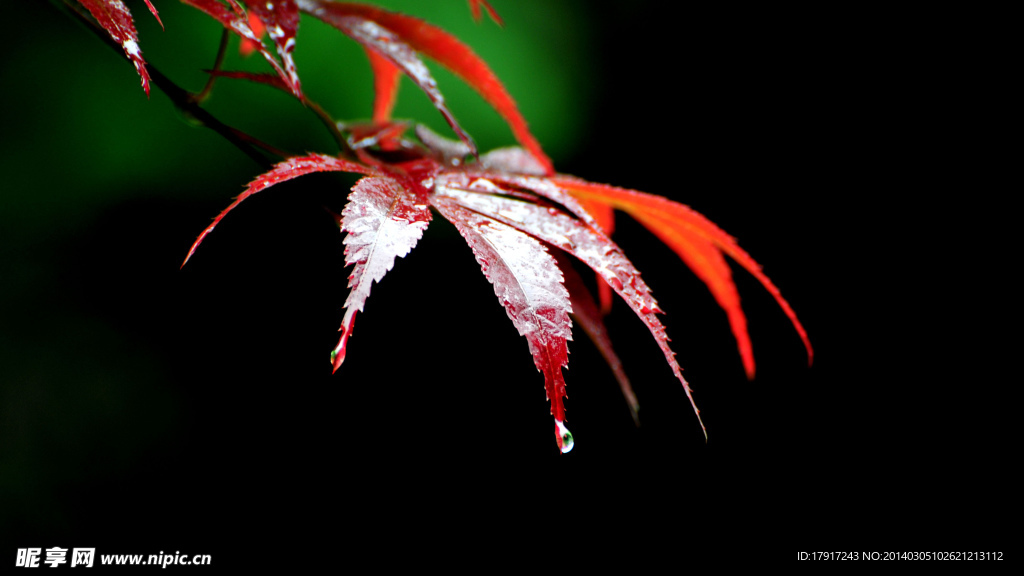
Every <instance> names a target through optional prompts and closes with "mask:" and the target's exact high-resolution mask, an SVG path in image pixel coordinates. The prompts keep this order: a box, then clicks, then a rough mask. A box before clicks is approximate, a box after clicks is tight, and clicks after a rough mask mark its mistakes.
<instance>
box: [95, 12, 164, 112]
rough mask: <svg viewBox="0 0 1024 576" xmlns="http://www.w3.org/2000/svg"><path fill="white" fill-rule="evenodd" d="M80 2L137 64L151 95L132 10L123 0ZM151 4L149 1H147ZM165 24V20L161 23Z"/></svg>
mask: <svg viewBox="0 0 1024 576" xmlns="http://www.w3.org/2000/svg"><path fill="white" fill-rule="evenodd" d="M78 2H79V4H81V5H82V6H84V7H85V9H86V10H88V11H89V13H90V14H92V17H93V18H95V19H96V22H98V23H99V25H100V26H102V27H103V29H104V30H106V31H107V34H110V37H111V38H113V39H114V41H115V42H117V43H118V44H120V45H121V48H123V49H124V53H125V56H127V57H128V60H130V61H131V63H132V64H133V65H135V70H136V71H137V72H138V73H139V77H140V78H142V88H143V90H145V91H146V96H149V83H150V79H149V71H147V70H146V61H145V60H143V59H142V51H141V50H140V49H139V34H138V32H136V31H135V21H134V20H133V19H132V14H131V12H129V11H128V7H127V6H125V5H124V2H122V1H121V0H78ZM146 3H147V4H149V2H148V1H147V2H146ZM149 9H150V11H151V12H153V16H156V19H157V21H159V20H160V17H159V16H157V13H156V9H154V8H153V6H152V5H151V4H150V5H149ZM160 25H161V26H163V22H161V23H160Z"/></svg>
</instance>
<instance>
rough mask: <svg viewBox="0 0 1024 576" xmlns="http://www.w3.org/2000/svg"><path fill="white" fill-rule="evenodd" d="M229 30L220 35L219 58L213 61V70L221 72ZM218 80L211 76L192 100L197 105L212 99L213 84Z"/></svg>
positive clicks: (226, 49)
mask: <svg viewBox="0 0 1024 576" xmlns="http://www.w3.org/2000/svg"><path fill="white" fill-rule="evenodd" d="M228 36H229V33H228V29H227V28H225V29H224V33H223V34H221V35H220V47H219V48H217V58H216V59H215V60H214V61H213V69H214V70H215V71H216V70H220V67H221V66H222V65H223V64H224V55H225V54H227V51H228ZM216 80H217V76H216V74H211V75H210V78H209V79H207V81H206V86H203V89H202V90H201V91H200V92H199V93H198V94H195V95H193V96H192V100H193V101H194V102H195V103H196V104H202V103H203V102H205V101H206V99H207V98H209V97H210V92H212V91H213V83H214V82H215V81H216Z"/></svg>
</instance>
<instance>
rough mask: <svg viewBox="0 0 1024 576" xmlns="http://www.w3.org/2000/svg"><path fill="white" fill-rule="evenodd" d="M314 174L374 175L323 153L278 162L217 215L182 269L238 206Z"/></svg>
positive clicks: (200, 237)
mask: <svg viewBox="0 0 1024 576" xmlns="http://www.w3.org/2000/svg"><path fill="white" fill-rule="evenodd" d="M312 172H354V173H357V174H371V173H372V171H371V170H370V169H369V168H367V167H366V166H363V165H362V164H356V163H355V162H351V161H348V160H343V159H341V158H335V157H333V156H325V155H323V154H310V155H309V156H301V157H296V158H289V159H287V160H285V161H284V162H280V163H278V164H277V165H276V166H274V169H273V170H271V171H270V172H267V173H265V174H262V175H260V176H259V177H258V178H256V179H255V180H253V181H252V182H250V183H249V186H248V187H247V188H246V189H245V191H244V192H242V193H241V194H239V195H238V197H237V198H235V201H234V202H232V203H231V204H230V205H229V206H228V207H227V208H225V209H224V211H223V212H221V213H220V214H218V215H217V217H216V218H214V219H213V223H211V224H210V225H209V226H207V227H206V229H205V230H203V231H202V233H201V234H199V237H198V238H196V241H195V242H193V243H192V247H191V248H190V249H189V251H188V255H187V256H185V261H184V262H182V263H181V265H182V266H185V264H187V263H188V260H189V258H191V257H192V255H193V254H195V252H196V249H197V248H199V244H201V243H202V241H203V240H204V239H205V238H206V236H207V235H208V234H209V233H210V232H213V229H214V228H215V227H216V226H217V224H219V223H220V221H221V220H223V219H224V217H225V216H227V215H228V212H231V211H232V210H234V209H235V207H236V206H238V205H239V204H241V203H242V202H243V201H244V200H245V199H246V198H249V197H250V196H252V195H253V194H256V193H257V192H262V191H263V190H266V189H267V188H270V187H271V186H273V185H274V184H280V183H281V182H285V181H287V180H291V179H292V178H297V177H299V176H302V175H304V174H310V173H312Z"/></svg>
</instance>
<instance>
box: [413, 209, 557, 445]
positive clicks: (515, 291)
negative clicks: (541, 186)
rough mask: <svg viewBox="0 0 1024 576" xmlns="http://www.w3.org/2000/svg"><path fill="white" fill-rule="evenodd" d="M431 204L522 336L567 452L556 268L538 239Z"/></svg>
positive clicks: (466, 212)
mask: <svg viewBox="0 0 1024 576" xmlns="http://www.w3.org/2000/svg"><path fill="white" fill-rule="evenodd" d="M431 202H432V203H433V205H434V207H435V208H437V210H438V211H439V212H440V213H441V215H443V216H444V217H445V218H447V219H448V220H449V221H451V222H452V223H453V224H455V227H456V228H458V230H459V233H460V234H462V236H463V238H465V239H466V242H467V243H469V246H470V248H472V249H473V254H474V255H475V256H476V260H477V262H478V263H479V264H480V268H481V269H482V270H483V272H484V275H485V276H486V277H487V279H488V280H489V281H490V282H491V284H492V285H493V286H494V293H495V295H496V296H497V297H498V300H500V301H501V304H502V306H504V307H505V311H506V313H508V317H509V318H510V319H511V320H512V323H513V324H514V325H515V327H516V330H518V331H519V334H520V335H522V336H525V337H526V340H527V343H528V344H529V347H530V353H531V354H533V361H534V363H535V364H536V366H537V369H538V370H540V371H541V372H542V373H543V374H544V385H545V389H546V392H547V397H548V400H549V401H550V402H551V415H552V416H554V417H555V425H556V438H557V439H558V442H559V447H560V448H561V449H562V451H563V452H567V451H568V450H569V448H570V447H571V438H572V437H571V435H568V431H567V430H565V425H564V421H565V407H564V405H563V403H562V398H563V397H564V396H565V380H564V379H563V377H562V368H563V367H564V366H566V365H567V364H568V361H569V358H568V354H569V349H568V347H567V345H566V341H567V340H571V339H572V336H571V330H572V321H571V320H570V319H569V312H570V311H571V306H570V303H569V293H568V292H567V291H566V289H565V287H564V286H563V285H562V272H561V270H560V269H559V268H558V265H557V263H556V262H555V259H554V258H552V256H551V254H549V253H548V251H547V249H546V248H545V247H544V246H543V245H542V244H541V243H540V242H538V241H537V240H536V239H534V238H532V237H530V236H528V235H526V234H524V233H522V232H520V231H518V230H516V229H515V228H513V227H511V226H507V225H505V224H502V223H499V222H497V221H496V220H495V219H492V218H489V217H487V216H484V215H481V214H478V213H476V212H473V211H470V210H467V209H466V208H463V207H462V206H460V205H459V203H457V202H456V201H455V199H454V198H451V197H448V196H444V195H438V194H435V195H434V196H433V197H432V199H431Z"/></svg>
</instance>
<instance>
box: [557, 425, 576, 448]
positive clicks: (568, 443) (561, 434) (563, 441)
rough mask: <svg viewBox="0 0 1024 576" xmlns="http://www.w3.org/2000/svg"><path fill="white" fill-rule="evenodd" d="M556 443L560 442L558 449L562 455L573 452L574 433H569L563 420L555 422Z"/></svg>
mask: <svg viewBox="0 0 1024 576" xmlns="http://www.w3.org/2000/svg"><path fill="white" fill-rule="evenodd" d="M555 441H556V442H558V449H559V450H561V451H562V454H565V453H566V452H568V451H569V450H572V445H573V441H572V432H569V429H568V428H566V427H565V423H563V422H562V421H561V420H555Z"/></svg>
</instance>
